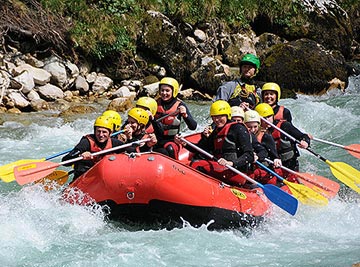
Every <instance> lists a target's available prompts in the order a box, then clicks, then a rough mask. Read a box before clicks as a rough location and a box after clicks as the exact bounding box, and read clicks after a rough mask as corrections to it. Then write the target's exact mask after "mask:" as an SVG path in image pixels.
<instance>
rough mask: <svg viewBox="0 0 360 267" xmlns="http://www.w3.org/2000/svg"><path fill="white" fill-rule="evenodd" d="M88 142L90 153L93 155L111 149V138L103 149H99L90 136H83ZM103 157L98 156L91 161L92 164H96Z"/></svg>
mask: <svg viewBox="0 0 360 267" xmlns="http://www.w3.org/2000/svg"><path fill="white" fill-rule="evenodd" d="M85 137H86V138H87V139H88V140H89V143H90V152H91V153H95V152H99V151H102V150H105V149H110V148H112V147H113V146H112V142H111V138H110V137H109V139H108V140H107V141H106V145H105V147H104V148H100V147H99V146H98V145H97V144H96V141H95V140H94V138H93V137H92V136H91V135H89V134H88V135H86V136H85ZM103 157H104V156H103V155H99V156H95V157H94V158H93V159H92V162H93V163H94V164H95V163H96V162H98V161H99V160H100V159H102V158H103Z"/></svg>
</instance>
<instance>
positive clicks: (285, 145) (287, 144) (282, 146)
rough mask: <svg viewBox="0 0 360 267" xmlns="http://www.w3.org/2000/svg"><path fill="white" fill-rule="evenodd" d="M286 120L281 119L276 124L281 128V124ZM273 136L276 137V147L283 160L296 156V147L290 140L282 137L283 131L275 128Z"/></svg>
mask: <svg viewBox="0 0 360 267" xmlns="http://www.w3.org/2000/svg"><path fill="white" fill-rule="evenodd" d="M284 122H285V120H281V121H279V122H278V123H277V124H276V127H278V128H281V125H282V124H283V123H284ZM272 137H273V138H274V141H275V144H276V149H277V151H278V154H279V156H280V158H281V161H282V162H285V161H288V160H290V159H292V158H293V157H294V156H295V152H294V147H293V145H292V143H291V141H290V140H284V139H282V138H281V132H280V131H278V130H276V129H274V131H273V132H272Z"/></svg>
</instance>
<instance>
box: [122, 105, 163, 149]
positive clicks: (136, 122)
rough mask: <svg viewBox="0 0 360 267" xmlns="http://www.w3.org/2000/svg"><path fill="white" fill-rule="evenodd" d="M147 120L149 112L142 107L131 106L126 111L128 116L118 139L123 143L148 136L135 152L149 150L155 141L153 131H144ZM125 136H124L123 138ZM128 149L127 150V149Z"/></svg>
mask: <svg viewBox="0 0 360 267" xmlns="http://www.w3.org/2000/svg"><path fill="white" fill-rule="evenodd" d="M148 122H149V113H148V112H147V111H146V110H144V109H142V108H136V107H135V108H132V109H130V110H129V112H128V118H127V120H126V123H125V124H124V125H123V129H124V130H125V133H124V134H120V135H119V137H118V138H119V139H120V140H123V141H124V142H125V143H130V142H134V141H138V140H141V139H145V138H150V141H147V142H146V143H145V144H144V145H143V146H141V147H139V148H137V149H136V152H145V151H149V150H150V149H151V148H152V147H153V146H154V145H156V143H157V138H156V135H155V134H154V133H146V125H147V124H148ZM124 137H125V138H124ZM128 151H129V150H128Z"/></svg>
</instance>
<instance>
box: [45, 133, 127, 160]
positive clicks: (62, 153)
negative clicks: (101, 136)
mask: <svg viewBox="0 0 360 267" xmlns="http://www.w3.org/2000/svg"><path fill="white" fill-rule="evenodd" d="M123 132H124V130H121V131H118V132H115V133H112V134H111V136H116V135H118V134H121V133H123ZM71 150H73V149H72V148H70V149H67V150H64V151H62V152H59V153H56V154H54V155H51V156H48V157H46V158H45V160H50V159H54V158H57V157H59V156H61V155H64V154H66V153H69V152H70V151H71Z"/></svg>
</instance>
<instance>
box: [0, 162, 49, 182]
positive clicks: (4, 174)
mask: <svg viewBox="0 0 360 267" xmlns="http://www.w3.org/2000/svg"><path fill="white" fill-rule="evenodd" d="M42 161H45V158H42V159H21V160H18V161H14V162H10V163H8V164H5V165H3V166H0V178H1V179H2V180H3V181H4V182H6V183H10V182H12V181H14V180H15V176H14V168H15V167H16V166H20V165H23V164H27V163H30V162H42Z"/></svg>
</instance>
